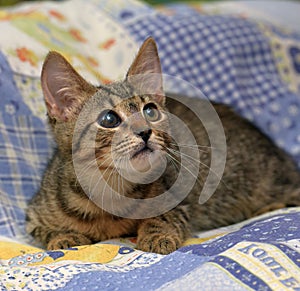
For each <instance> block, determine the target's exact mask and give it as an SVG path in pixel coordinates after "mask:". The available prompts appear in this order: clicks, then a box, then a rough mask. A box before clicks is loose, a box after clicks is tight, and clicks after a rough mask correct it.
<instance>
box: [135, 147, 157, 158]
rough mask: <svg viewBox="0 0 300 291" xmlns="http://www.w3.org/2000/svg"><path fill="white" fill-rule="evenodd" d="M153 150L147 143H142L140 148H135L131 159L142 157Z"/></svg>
mask: <svg viewBox="0 0 300 291" xmlns="http://www.w3.org/2000/svg"><path fill="white" fill-rule="evenodd" d="M153 151H154V150H153V149H151V148H150V147H149V146H148V145H144V146H143V147H142V148H141V149H139V150H137V151H136V152H135V153H134V154H133V155H132V156H131V158H130V159H131V160H133V159H135V158H137V157H143V156H145V157H146V156H148V155H149V154H150V153H152V152H153Z"/></svg>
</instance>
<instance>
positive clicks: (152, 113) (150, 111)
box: [143, 103, 161, 122]
mask: <svg viewBox="0 0 300 291" xmlns="http://www.w3.org/2000/svg"><path fill="white" fill-rule="evenodd" d="M143 112H144V116H145V118H146V119H147V120H149V121H150V122H154V121H157V120H159V119H160V116H161V115H160V112H159V110H158V109H157V106H156V105H155V104H154V103H149V104H147V105H145V107H144V109H143Z"/></svg>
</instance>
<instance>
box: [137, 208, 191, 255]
mask: <svg viewBox="0 0 300 291" xmlns="http://www.w3.org/2000/svg"><path fill="white" fill-rule="evenodd" d="M189 233H190V231H189V215H188V212H187V211H186V209H185V208H184V207H183V206H181V207H180V206H178V207H177V208H175V209H173V210H171V211H169V212H167V213H165V214H163V215H161V216H158V217H154V218H149V219H145V220H143V222H142V223H141V224H140V225H139V228H138V236H137V248H138V249H140V250H142V251H145V252H154V253H159V254H163V255H166V254H169V253H171V252H173V251H175V250H177V249H178V248H179V247H180V246H181V245H182V243H183V242H184V240H185V239H186V238H187V236H188V235H189Z"/></svg>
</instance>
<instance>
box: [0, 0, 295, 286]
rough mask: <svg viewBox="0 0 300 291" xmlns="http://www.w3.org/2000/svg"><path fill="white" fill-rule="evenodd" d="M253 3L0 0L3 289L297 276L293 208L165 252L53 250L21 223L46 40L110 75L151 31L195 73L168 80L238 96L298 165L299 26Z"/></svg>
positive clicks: (107, 245) (210, 93)
mask: <svg viewBox="0 0 300 291" xmlns="http://www.w3.org/2000/svg"><path fill="white" fill-rule="evenodd" d="M269 3H270V4H268V5H270V6H271V5H272V4H271V2H269ZM249 5H250V4H249V3H248V2H247V1H241V2H240V1H239V2H238V4H237V3H236V2H226V3H214V4H197V3H193V4H190V5H187V4H172V5H171V4H170V5H165V6H159V7H151V6H149V5H147V4H145V3H143V2H138V1H134V0H118V1H105V0H88V1H83V0H73V1H66V2H34V3H26V4H22V5H20V6H16V7H11V8H5V9H4V8H3V9H1V10H0V31H1V34H0V98H1V99H0V104H1V106H0V287H1V290H141V289H144V290H157V289H159V290H249V289H250V290H300V251H299V250H300V208H290V209H283V210H278V211H275V212H272V213H269V214H266V215H263V216H260V217H257V218H254V219H251V220H249V221H245V222H242V223H240V224H237V225H232V226H228V227H225V228H221V229H215V230H211V231H208V232H204V233H197V234H195V235H194V237H192V238H190V239H189V240H188V241H187V242H186V243H185V246H184V247H182V248H180V249H179V250H178V251H176V252H174V253H172V254H170V255H167V256H163V255H157V254H152V253H143V252H141V251H139V250H136V249H135V248H134V247H135V238H120V239H117V240H111V241H107V242H102V243H99V244H95V245H90V246H82V247H75V248H71V249H68V250H58V251H51V252H50V251H45V250H43V249H42V248H41V247H40V246H38V245H36V244H35V243H34V242H33V241H32V238H31V237H30V236H28V235H27V234H26V233H25V230H24V226H25V215H24V211H25V208H26V205H27V203H28V201H29V199H30V198H31V197H32V195H33V194H34V193H35V191H36V190H37V189H38V187H39V183H40V181H41V175H42V173H43V170H44V168H45V167H46V165H47V159H48V158H49V157H50V155H51V151H52V149H53V141H52V140H51V136H50V135H49V131H48V128H47V126H46V123H45V121H46V115H45V114H46V111H45V107H44V101H43V97H42V92H41V87H40V81H39V77H40V70H41V66H42V62H43V60H44V58H45V55H46V54H47V52H48V51H49V50H57V51H60V52H61V53H63V54H64V55H65V56H66V57H67V58H68V59H69V60H70V61H71V62H72V63H73V64H74V66H75V67H76V69H78V71H80V73H81V74H82V75H83V76H84V77H85V78H86V79H88V80H90V81H91V82H93V83H98V82H99V81H100V82H103V83H106V82H110V81H111V80H113V79H117V78H122V77H123V76H124V74H125V72H126V69H127V68H128V66H129V64H130V63H131V61H132V59H133V57H134V55H135V53H136V51H137V49H138V47H139V45H140V43H141V42H142V41H143V40H144V39H145V38H146V37H147V36H149V35H152V36H153V37H154V38H155V39H156V41H157V43H158V46H159V53H160V57H161V59H162V67H163V72H164V73H165V74H166V75H171V76H177V77H180V78H182V79H184V80H185V81H186V82H187V83H189V84H191V85H192V86H185V85H184V84H186V82H182V83H180V84H179V85H178V84H176V86H174V84H170V83H166V88H167V89H168V91H172V93H184V94H187V95H195V94H197V90H196V88H199V89H200V90H201V91H202V92H203V93H204V95H205V96H206V97H207V98H208V99H210V100H212V101H217V102H222V103H226V104H228V105H230V106H232V107H233V108H234V109H235V110H236V111H237V112H238V113H239V114H241V115H243V116H244V117H246V118H248V119H249V120H250V121H251V122H253V123H254V124H255V125H256V126H257V127H259V128H260V129H261V130H262V131H263V132H265V133H266V134H267V135H268V136H269V137H270V139H272V140H273V141H274V142H275V143H277V144H278V145H279V146H280V147H282V148H283V149H284V150H286V151H287V152H288V153H289V154H290V155H291V156H292V157H293V158H294V160H295V162H296V163H298V165H299V166H300V135H299V132H300V122H299V120H300V119H299V110H300V78H299V75H300V32H299V31H297V29H295V30H293V28H295V25H294V23H295V22H294V19H295V18H293V17H292V16H293V13H287V14H284V10H283V9H280V13H281V16H282V18H280V21H278V18H277V17H272V15H268V13H269V12H270V11H268V12H266V10H264V8H263V7H267V6H257V7H256V6H253V4H251V6H249ZM260 5H262V4H260ZM265 5H267V4H265ZM272 7H275V5H273V6H272ZM288 7H290V10H288ZM299 7H300V4H299V3H294V2H289V1H286V3H285V9H287V10H285V11H287V12H289V11H297V9H299ZM273 10H274V9H273ZM273 13H274V12H273ZM276 13H279V12H278V11H277V12H276ZM276 13H274V15H276ZM274 19H275V20H274ZM273 20H274V21H273ZM284 24H287V25H286V26H285V25H284ZM193 88H195V89H193ZM262 195H263V193H262Z"/></svg>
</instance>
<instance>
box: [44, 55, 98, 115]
mask: <svg viewBox="0 0 300 291" xmlns="http://www.w3.org/2000/svg"><path fill="white" fill-rule="evenodd" d="M41 84H42V89H43V93H44V98H45V102H46V105H47V110H48V114H49V116H50V117H51V118H55V119H57V120H61V121H68V120H70V119H73V117H75V116H76V115H77V114H79V112H80V110H81V108H82V105H83V102H84V101H85V100H86V99H87V98H88V97H90V96H92V95H93V94H95V93H96V88H95V87H94V86H92V85H91V84H89V83H88V82H86V81H85V80H84V79H83V78H82V77H81V76H80V75H79V74H78V73H77V72H76V71H75V69H74V68H73V67H72V66H71V65H70V64H69V63H68V61H67V60H66V59H65V58H64V57H63V56H62V55H61V54H59V53H57V52H50V53H49V54H48V55H47V57H46V59H45V62H44V65H43V69H42V76H41Z"/></svg>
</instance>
